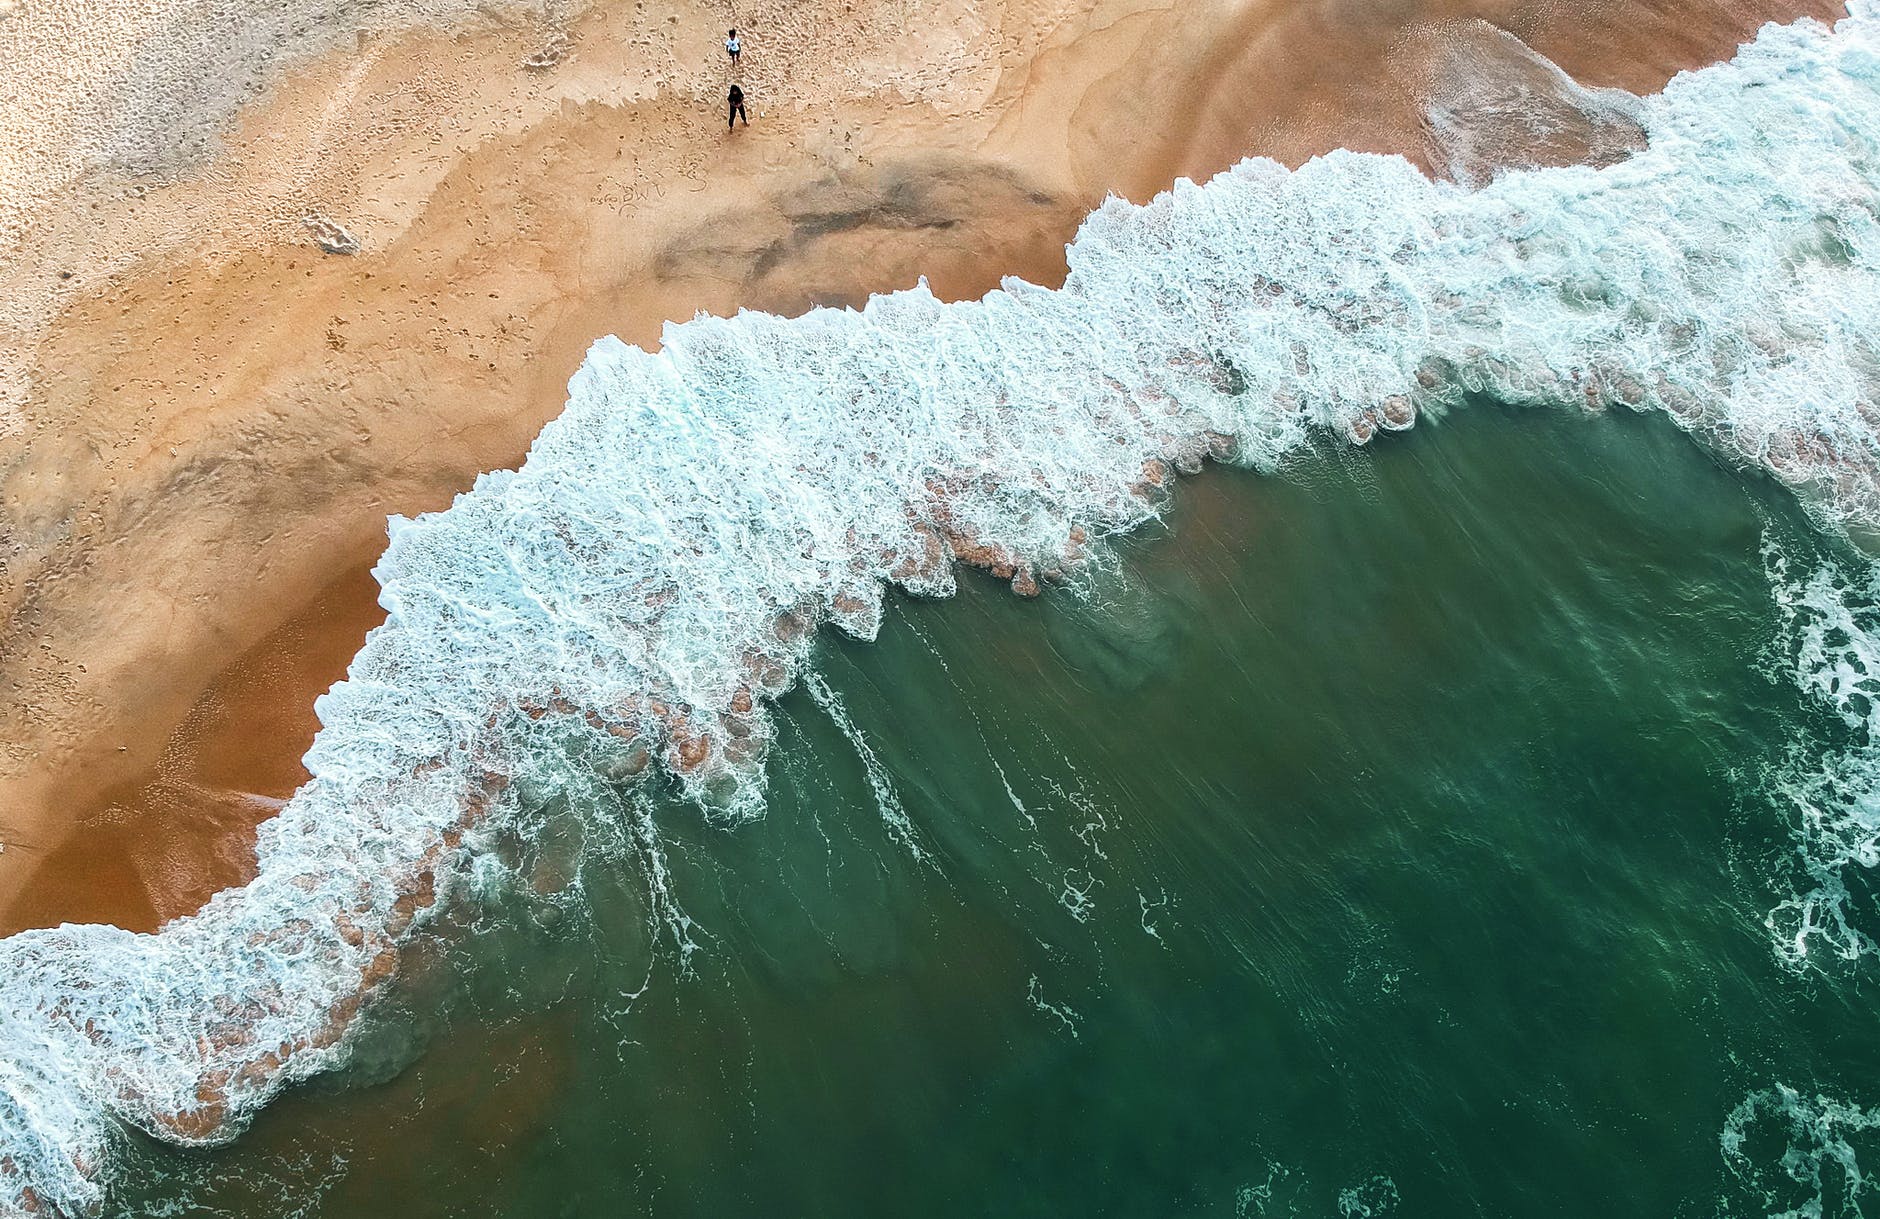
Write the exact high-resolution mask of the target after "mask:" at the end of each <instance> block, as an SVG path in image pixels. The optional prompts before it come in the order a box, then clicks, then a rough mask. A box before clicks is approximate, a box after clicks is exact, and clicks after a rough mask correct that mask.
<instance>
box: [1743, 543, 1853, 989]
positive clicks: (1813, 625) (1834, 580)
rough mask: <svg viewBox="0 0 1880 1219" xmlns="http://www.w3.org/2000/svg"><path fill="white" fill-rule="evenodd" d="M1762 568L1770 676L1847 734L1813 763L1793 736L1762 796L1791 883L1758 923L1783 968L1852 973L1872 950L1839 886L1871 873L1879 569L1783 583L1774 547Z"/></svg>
mask: <svg viewBox="0 0 1880 1219" xmlns="http://www.w3.org/2000/svg"><path fill="white" fill-rule="evenodd" d="M1764 561H1765V565H1766V566H1767V567H1768V569H1769V574H1770V581H1771V584H1772V585H1773V587H1774V590H1775V598H1776V606H1777V609H1778V610H1779V612H1780V614H1781V617H1782V629H1781V632H1780V638H1779V641H1778V642H1779V645H1780V662H1779V663H1780V667H1781V668H1782V669H1783V670H1785V675H1786V676H1787V677H1788V678H1789V679H1791V680H1792V681H1794V682H1795V684H1796V685H1797V686H1798V687H1799V688H1800V689H1801V690H1802V691H1803V693H1805V694H1806V695H1808V696H1809V697H1810V698H1811V699H1812V700H1813V701H1814V702H1816V703H1817V704H1819V705H1820V706H1822V707H1824V708H1825V709H1827V710H1828V711H1830V712H1832V713H1833V714H1834V715H1835V717H1836V718H1838V719H1839V720H1840V721H1841V722H1842V724H1844V725H1845V726H1846V728H1847V730H1848V739H1847V741H1846V742H1845V743H1844V744H1841V745H1840V746H1838V747H1836V748H1832V749H1829V750H1827V751H1826V752H1825V753H1823V752H1822V750H1821V746H1820V745H1818V744H1815V743H1814V741H1813V738H1812V736H1811V735H1810V734H1807V733H1802V734H1801V735H1800V736H1799V738H1798V741H1797V743H1796V745H1795V747H1794V749H1793V755H1794V756H1792V757H1790V758H1789V759H1787V760H1786V761H1785V762H1784V764H1783V766H1782V768H1781V770H1780V771H1779V773H1778V774H1776V775H1775V776H1774V779H1773V782H1772V784H1771V786H1772V787H1773V789H1774V794H1775V795H1776V796H1777V797H1778V798H1779V799H1781V800H1782V801H1783V802H1784V803H1786V804H1787V805H1788V806H1789V809H1790V810H1791V812H1792V813H1793V816H1794V844H1795V854H1794V864H1795V867H1796V870H1797V875H1798V876H1799V877H1800V880H1801V883H1800V884H1799V885H1797V886H1796V888H1797V889H1798V892H1796V893H1795V894H1794V895H1792V896H1791V897H1789V898H1786V899H1785V900H1783V901H1782V902H1781V903H1779V904H1778V905H1777V906H1776V907H1775V909H1773V910H1772V911H1770V913H1769V916H1768V919H1767V923H1768V926H1769V930H1770V933H1771V934H1772V935H1773V936H1774V938H1775V943H1776V949H1777V952H1778V953H1779V954H1780V956H1781V957H1782V959H1783V961H1784V962H1785V963H1786V964H1788V965H1789V966H1790V967H1791V968H1795V969H1801V968H1804V967H1806V966H1807V965H1808V964H1810V962H1811V961H1812V962H1816V963H1824V962H1828V961H1835V960H1840V961H1853V960H1857V959H1858V958H1860V957H1862V956H1864V955H1868V954H1871V953H1873V952H1874V951H1875V948H1876V945H1875V943H1874V940H1873V936H1872V935H1871V934H1870V933H1869V932H1868V931H1867V930H1865V929H1863V927H1862V926H1861V925H1860V920H1859V911H1858V910H1857V909H1856V907H1855V903H1854V901H1853V898H1852V895H1851V893H1850V892H1849V889H1848V885H1847V880H1846V875H1847V872H1848V870H1849V869H1850V868H1873V867H1874V866H1876V865H1880V569H1875V568H1872V567H1869V568H1867V569H1865V570H1864V571H1862V572H1861V573H1860V574H1858V575H1854V576H1850V575H1848V574H1846V573H1845V572H1843V571H1842V570H1841V568H1840V567H1838V566H1837V565H1836V564H1835V563H1833V562H1832V561H1825V560H1824V561H1820V562H1817V563H1815V564H1813V565H1812V566H1810V567H1808V568H1807V569H1806V570H1802V571H1792V570H1791V563H1790V560H1789V557H1788V555H1787V554H1785V553H1784V552H1783V550H1782V549H1781V548H1780V547H1779V546H1776V545H1774V544H1767V545H1765V548H1764Z"/></svg>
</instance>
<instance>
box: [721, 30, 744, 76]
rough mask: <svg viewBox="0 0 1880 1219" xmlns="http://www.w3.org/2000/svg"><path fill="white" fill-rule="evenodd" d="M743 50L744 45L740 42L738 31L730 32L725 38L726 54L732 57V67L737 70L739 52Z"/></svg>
mask: <svg viewBox="0 0 1880 1219" xmlns="http://www.w3.org/2000/svg"><path fill="white" fill-rule="evenodd" d="M743 49H744V45H743V44H742V43H740V42H739V41H738V32H737V31H736V30H731V31H729V33H728V34H727V35H726V37H725V54H727V55H729V56H731V66H732V67H734V68H735V67H737V66H738V52H739V51H742V50H743Z"/></svg>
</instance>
